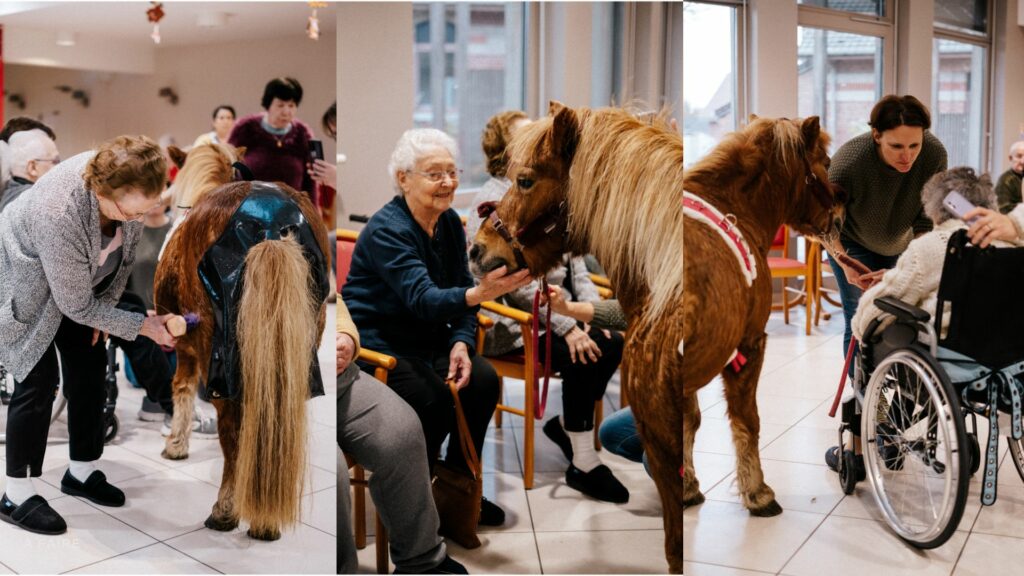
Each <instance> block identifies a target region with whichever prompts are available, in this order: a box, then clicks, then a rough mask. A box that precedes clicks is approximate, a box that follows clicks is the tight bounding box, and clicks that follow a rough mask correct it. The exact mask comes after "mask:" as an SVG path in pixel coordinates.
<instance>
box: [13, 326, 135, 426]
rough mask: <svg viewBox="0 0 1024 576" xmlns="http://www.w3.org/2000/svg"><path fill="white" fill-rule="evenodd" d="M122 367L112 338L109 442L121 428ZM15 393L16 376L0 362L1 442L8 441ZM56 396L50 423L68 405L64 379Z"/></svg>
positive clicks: (106, 409) (106, 418)
mask: <svg viewBox="0 0 1024 576" xmlns="http://www.w3.org/2000/svg"><path fill="white" fill-rule="evenodd" d="M120 369H121V366H120V364H119V363H118V362H117V346H116V345H115V344H114V342H113V341H112V340H108V341H107V371H106V376H105V377H104V388H105V389H106V394H107V398H106V400H105V401H104V403H103V440H104V442H105V443H107V444H109V443H110V442H111V441H112V440H113V439H114V438H115V437H117V432H118V430H119V429H120V426H121V422H120V420H119V419H118V417H117V414H116V410H117V395H118V389H117V372H118V370H120ZM13 394H14V378H13V377H12V376H11V374H10V373H8V372H7V369H6V368H4V365H3V364H0V444H4V443H6V442H7V405H8V404H10V403H11V396H12V395H13ZM55 394H56V397H55V398H54V401H53V410H52V412H51V416H50V424H53V423H54V422H56V421H57V419H58V418H60V416H61V414H62V413H63V412H64V408H65V407H66V406H67V403H68V400H67V398H66V397H65V396H64V383H63V379H62V380H61V383H60V384H59V385H58V386H57V390H56V391H55Z"/></svg>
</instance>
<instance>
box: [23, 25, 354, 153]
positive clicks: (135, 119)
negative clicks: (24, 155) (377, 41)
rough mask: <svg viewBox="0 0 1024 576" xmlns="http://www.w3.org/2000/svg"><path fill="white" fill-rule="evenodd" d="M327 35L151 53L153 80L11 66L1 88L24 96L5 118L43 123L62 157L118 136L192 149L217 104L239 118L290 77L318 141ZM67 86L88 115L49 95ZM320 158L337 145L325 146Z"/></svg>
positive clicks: (329, 73)
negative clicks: (85, 100) (80, 93)
mask: <svg viewBox="0 0 1024 576" xmlns="http://www.w3.org/2000/svg"><path fill="white" fill-rule="evenodd" d="M335 51H336V43H335V38H334V36H333V35H324V36H321V38H320V40H319V41H318V42H314V41H312V40H309V39H307V38H306V37H305V36H296V37H294V38H281V39H274V40H267V41H253V42H245V43H232V44H224V45H206V46H194V47H181V48H164V49H160V50H158V51H157V56H156V65H155V68H154V69H155V71H154V72H153V73H152V74H125V73H111V72H88V71H79V70H67V69H60V68H42V67H36V66H24V65H10V66H8V67H6V68H5V71H4V72H5V78H4V84H5V89H6V90H7V91H8V92H10V93H20V94H22V95H23V96H24V97H25V100H26V104H27V106H26V108H25V110H17V109H15V108H13V107H12V106H11V105H10V104H8V105H7V106H5V109H4V112H5V114H6V115H7V116H8V117H10V116H16V115H27V116H32V117H38V116H42V118H43V121H44V122H46V123H47V124H49V125H50V126H52V127H53V129H54V130H55V131H56V132H57V143H58V146H59V147H60V151H61V154H62V156H64V157H69V156H71V155H73V154H75V153H78V152H81V151H83V150H86V149H88V148H91V147H92V146H94V145H95V144H96V143H98V142H101V141H103V140H106V139H108V138H111V137H113V136H117V135H119V134H146V135H148V136H151V137H153V138H154V139H156V138H159V137H161V136H163V135H165V134H169V135H171V136H173V137H174V139H175V140H176V142H177V144H178V145H179V146H190V145H191V144H192V142H193V140H195V138H196V136H198V135H199V134H201V133H202V132H206V131H209V130H210V128H209V122H210V113H211V112H212V111H213V107H214V106H216V105H218V104H231V105H233V106H234V107H235V109H236V110H237V111H238V114H239V115H245V114H250V113H254V112H258V111H260V107H259V105H260V97H261V96H262V94H263V87H264V85H265V84H266V82H267V81H268V80H269V79H271V78H273V77H275V76H283V75H288V76H292V77H294V78H296V79H298V80H299V82H301V83H302V86H303V89H304V95H303V100H302V105H301V106H300V108H299V118H300V119H302V120H304V121H305V122H307V123H308V124H309V125H310V127H311V128H312V129H313V132H314V133H315V134H317V136H318V137H320V138H321V139H324V137H323V130H322V128H321V127H320V117H321V116H322V115H323V113H324V111H325V110H326V109H327V107H328V106H330V104H331V102H333V101H334V97H335V85H336V83H335ZM62 84H66V85H69V86H72V87H75V88H84V89H85V90H86V91H87V92H89V95H90V99H91V103H90V106H89V108H84V107H82V106H81V105H80V104H79V103H78V102H75V101H73V100H72V99H71V96H70V95H69V94H64V93H61V92H58V91H57V90H54V88H53V87H54V86H57V85H62ZM163 86H170V87H172V88H173V89H174V90H175V91H176V92H177V94H178V97H179V101H178V104H177V105H171V104H170V103H169V102H168V101H167V99H165V98H161V97H159V96H158V95H157V93H158V91H159V89H160V88H161V87H163ZM324 149H325V154H326V155H327V157H328V158H331V157H333V156H334V153H335V146H334V143H333V142H332V141H331V140H330V139H325V141H324Z"/></svg>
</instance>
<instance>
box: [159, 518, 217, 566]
mask: <svg viewBox="0 0 1024 576" xmlns="http://www.w3.org/2000/svg"><path fill="white" fill-rule="evenodd" d="M200 530H208V528H206V526H200V527H199V528H196V529H195V530H191V531H189V532H185V533H184V534H179V535H177V536H174V537H172V538H168V539H167V540H161V541H160V543H161V544H163V545H164V546H167V547H168V548H170V549H171V550H174V551H176V552H179V553H181V554H184V555H185V556H187V557H189V558H191V559H192V560H195V561H196V562H198V563H200V564H202V565H203V566H206V567H207V568H209V569H210V570H213V571H214V572H216V573H218V574H225V572H222V571H221V570H218V569H217V568H215V567H213V566H210V565H209V564H207V563H206V562H203V561H202V560H200V559H199V558H196V557H195V556H193V555H191V554H189V553H188V552H186V551H184V550H182V549H180V548H177V547H175V546H174V544H171V543H170V540H174V539H176V538H181V537H183V536H187V535H189V534H195V533H196V532H199V531H200Z"/></svg>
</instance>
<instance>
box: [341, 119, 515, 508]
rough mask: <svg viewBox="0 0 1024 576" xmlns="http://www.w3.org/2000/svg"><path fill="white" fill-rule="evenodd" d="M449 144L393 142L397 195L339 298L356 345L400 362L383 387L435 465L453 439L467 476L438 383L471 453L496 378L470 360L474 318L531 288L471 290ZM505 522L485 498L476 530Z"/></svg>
mask: <svg viewBox="0 0 1024 576" xmlns="http://www.w3.org/2000/svg"><path fill="white" fill-rule="evenodd" d="M456 156H457V154H456V146H455V141H454V140H453V139H452V138H451V137H450V136H448V135H446V134H445V133H444V132H441V131H439V130H434V129H430V128H425V129H413V130H408V131H406V132H405V133H404V134H402V137H401V138H400V139H399V140H398V143H397V144H396V146H395V150H394V152H393V153H392V154H391V161H390V162H389V163H388V177H389V178H390V179H391V180H392V182H393V185H394V188H395V191H396V192H397V193H398V194H397V196H395V198H394V199H393V200H391V201H390V202H389V203H388V204H386V205H385V206H384V207H383V208H381V209H380V210H379V211H378V212H377V213H376V214H374V215H373V217H372V218H370V221H369V223H368V224H367V225H366V227H365V228H364V229H363V231H362V232H361V233H360V235H359V241H358V242H357V243H356V247H355V251H354V253H353V255H352V265H351V268H350V270H349V275H348V279H347V281H346V282H345V286H344V289H343V290H342V299H343V300H344V302H345V304H346V305H347V306H348V309H349V312H351V314H352V320H353V322H354V323H355V325H356V326H357V327H358V330H359V338H360V344H361V345H362V346H363V347H365V348H369V349H371V350H376V351H378V352H383V353H385V354H389V355H391V356H394V357H396V358H397V359H398V366H397V367H396V368H395V369H394V370H392V371H391V372H390V374H389V375H388V386H389V387H390V388H391V389H392V390H394V391H395V392H396V393H398V395H399V396H401V397H402V398H403V399H404V400H405V401H406V402H408V403H409V405H410V406H412V408H413V410H415V412H416V414H417V416H419V419H420V423H421V424H422V426H423V432H424V436H425V439H426V445H427V455H428V458H431V459H432V458H435V457H436V456H437V454H438V451H439V450H440V448H441V444H442V443H443V442H444V439H445V437H447V436H448V434H449V433H450V434H451V435H452V439H451V441H450V442H449V444H448V446H449V447H448V452H447V455H446V458H445V461H446V462H447V463H448V464H449V465H450V466H454V467H461V468H466V469H468V467H467V465H466V463H465V461H464V458H463V456H462V452H461V450H460V448H459V439H458V437H457V436H458V430H457V428H456V427H455V418H454V403H453V400H452V398H451V394H450V392H449V391H448V388H447V386H446V385H445V380H447V379H454V380H455V381H456V383H457V385H458V387H459V390H460V392H459V399H460V401H461V403H462V406H463V408H464V410H465V413H466V420H467V423H468V425H469V432H470V436H472V439H473V443H474V445H475V446H476V450H477V453H480V452H481V450H482V448H483V443H484V436H485V435H486V432H487V425H488V422H489V421H490V419H491V415H492V414H493V413H494V408H495V406H496V405H497V402H498V377H497V374H496V373H495V372H494V369H493V368H492V367H491V365H490V364H489V363H488V362H487V361H486V360H484V359H482V358H480V357H479V356H476V355H475V351H474V343H475V342H476V312H477V309H478V306H479V304H480V303H481V302H484V301H487V300H492V299H494V298H497V297H498V296H501V295H502V294H505V293H506V292H509V291H511V290H514V289H515V288H518V287H519V286H522V285H523V284H525V283H526V282H528V281H529V278H528V274H529V272H528V271H526V270H522V271H519V272H516V273H514V274H506V270H505V269H504V267H502V268H499V269H497V270H494V271H492V272H491V273H489V274H488V275H486V276H484V277H483V278H482V279H481V280H480V282H479V284H477V285H475V286H474V282H473V277H472V275H470V273H469V262H468V257H467V255H466V235H465V232H464V230H463V228H462V222H461V220H460V219H459V215H458V214H457V213H456V212H455V211H454V210H452V209H451V205H452V199H453V198H454V196H455V189H456V188H458V186H459V170H458V169H457V168H456V163H455V162H456ZM504 517H505V514H504V512H502V510H501V509H500V508H498V507H497V506H496V505H495V504H493V503H491V502H488V501H486V500H484V502H483V503H482V508H481V517H480V522H481V524H487V525H500V524H502V523H503V522H504Z"/></svg>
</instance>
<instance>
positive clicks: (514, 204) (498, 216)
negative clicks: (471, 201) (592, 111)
mask: <svg viewBox="0 0 1024 576" xmlns="http://www.w3.org/2000/svg"><path fill="white" fill-rule="evenodd" d="M550 112H551V115H550V116H549V117H547V118H543V119H540V120H538V121H536V122H533V123H531V124H528V125H526V126H524V127H522V128H520V129H519V130H518V131H517V132H516V134H515V136H514V137H513V138H512V141H511V142H510V143H509V146H508V148H507V149H506V151H505V154H506V156H507V157H508V172H507V175H508V177H509V179H510V180H511V181H512V187H511V188H509V190H508V192H507V193H506V194H505V196H504V198H502V201H501V202H500V203H498V204H497V205H494V204H484V205H481V206H480V207H479V213H480V216H481V217H482V218H483V222H482V223H481V225H480V230H479V232H477V235H476V238H475V239H474V244H473V247H472V248H471V249H470V265H471V269H472V270H473V272H474V274H478V275H479V274H483V273H487V272H489V271H491V270H494V269H495V268H499V267H501V266H507V267H508V270H509V272H511V271H514V270H518V269H520V268H524V267H525V268H529V269H530V272H532V273H533V275H540V274H543V273H545V272H546V271H547V270H549V269H551V268H552V267H554V266H555V265H556V264H558V262H559V261H560V258H561V255H562V253H563V252H565V251H566V249H567V246H566V233H567V227H568V204H567V198H566V190H567V187H568V179H569V170H570V168H571V166H572V161H573V157H574V155H575V153H576V145H577V142H578V141H579V135H580V119H579V116H578V115H577V113H576V112H575V111H574V110H572V109H570V108H567V107H565V106H563V105H562V104H560V103H558V102H552V103H551V108H550Z"/></svg>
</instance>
